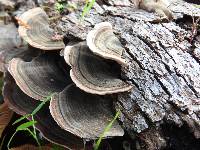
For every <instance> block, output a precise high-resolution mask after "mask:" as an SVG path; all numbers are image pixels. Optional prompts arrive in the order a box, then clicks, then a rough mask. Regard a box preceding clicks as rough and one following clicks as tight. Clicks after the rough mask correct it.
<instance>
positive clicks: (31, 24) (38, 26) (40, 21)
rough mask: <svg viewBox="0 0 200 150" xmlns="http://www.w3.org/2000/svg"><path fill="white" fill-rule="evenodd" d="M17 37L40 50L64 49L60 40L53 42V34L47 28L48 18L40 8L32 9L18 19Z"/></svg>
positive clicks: (51, 30)
mask: <svg viewBox="0 0 200 150" xmlns="http://www.w3.org/2000/svg"><path fill="white" fill-rule="evenodd" d="M19 21H20V22H21V24H20V22H19V25H20V26H19V30H18V31H19V35H20V36H21V37H22V38H23V39H24V40H25V41H27V42H28V43H29V44H30V45H31V46H33V47H36V48H39V49H42V50H59V49H62V48H64V47H65V46H64V43H63V41H62V40H54V39H53V37H54V36H55V33H54V31H53V29H51V28H50V27H49V23H48V16H47V14H46V13H45V12H44V10H42V9H41V8H39V7H38V8H33V9H30V10H28V11H26V12H25V13H24V14H22V15H21V16H20V17H19Z"/></svg>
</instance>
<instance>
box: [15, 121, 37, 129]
mask: <svg viewBox="0 0 200 150" xmlns="http://www.w3.org/2000/svg"><path fill="white" fill-rule="evenodd" d="M36 123H37V121H29V122H25V123H23V124H21V125H20V126H18V127H17V129H16V131H20V130H26V129H27V128H28V127H32V126H33V125H34V124H36Z"/></svg>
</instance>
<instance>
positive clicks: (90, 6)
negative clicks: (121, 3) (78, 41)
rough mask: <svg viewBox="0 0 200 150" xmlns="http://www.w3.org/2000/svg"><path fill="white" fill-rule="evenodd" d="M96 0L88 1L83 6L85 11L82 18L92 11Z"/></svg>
mask: <svg viewBox="0 0 200 150" xmlns="http://www.w3.org/2000/svg"><path fill="white" fill-rule="evenodd" d="M95 1H96V0H92V1H91V2H90V3H89V2H87V3H86V4H85V6H84V8H83V12H82V14H81V18H84V17H85V15H86V14H87V13H88V12H89V11H90V9H91V8H92V6H93V5H94V3H95Z"/></svg>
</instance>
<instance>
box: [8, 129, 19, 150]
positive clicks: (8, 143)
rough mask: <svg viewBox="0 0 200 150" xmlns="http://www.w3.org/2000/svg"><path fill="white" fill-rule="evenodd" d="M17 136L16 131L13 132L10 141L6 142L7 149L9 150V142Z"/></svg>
mask: <svg viewBox="0 0 200 150" xmlns="http://www.w3.org/2000/svg"><path fill="white" fill-rule="evenodd" d="M16 134H17V131H15V133H14V134H13V135H12V136H11V138H10V140H9V141H8V144H7V149H8V150H10V143H11V141H12V140H13V138H14V136H15V135H16Z"/></svg>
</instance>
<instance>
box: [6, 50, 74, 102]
mask: <svg viewBox="0 0 200 150" xmlns="http://www.w3.org/2000/svg"><path fill="white" fill-rule="evenodd" d="M63 68H66V67H65V66H62V59H61V58H60V57H59V56H56V55H55V54H54V53H53V54H51V53H48V54H42V55H40V56H38V57H36V58H34V59H33V60H32V61H31V62H25V61H23V60H21V59H18V58H14V59H12V60H11V61H10V63H9V69H8V70H9V72H10V73H11V75H12V76H13V78H14V79H15V81H16V83H17V85H18V86H19V87H20V89H21V90H22V91H23V92H24V93H26V94H27V95H28V96H30V97H32V98H34V99H36V100H42V99H43V98H45V97H47V96H49V95H50V94H52V93H54V92H61V91H62V90H63V89H64V88H65V87H66V86H67V85H68V84H69V83H71V79H70V77H69V75H68V74H67V70H64V69H63ZM65 71H66V72H65Z"/></svg>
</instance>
